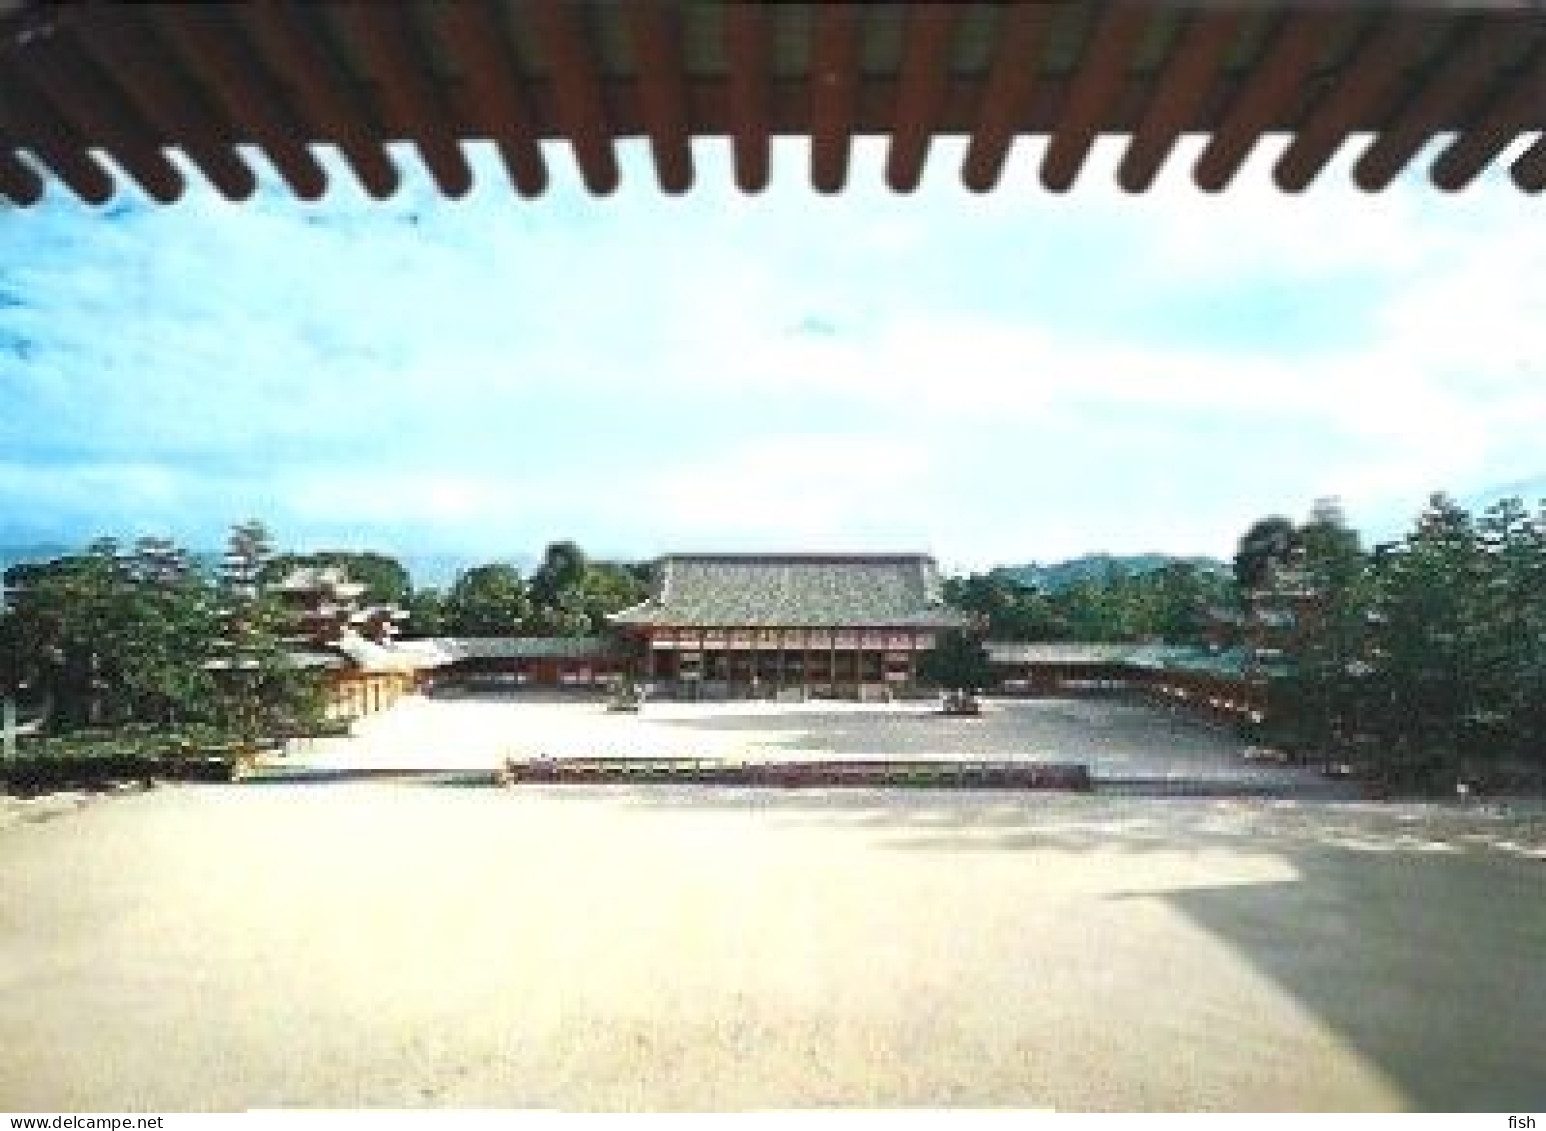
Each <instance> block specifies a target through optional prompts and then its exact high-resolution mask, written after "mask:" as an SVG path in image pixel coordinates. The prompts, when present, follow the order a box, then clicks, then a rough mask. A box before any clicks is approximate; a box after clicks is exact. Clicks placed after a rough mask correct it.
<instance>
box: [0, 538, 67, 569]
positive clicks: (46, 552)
mask: <svg viewBox="0 0 1546 1131" xmlns="http://www.w3.org/2000/svg"><path fill="white" fill-rule="evenodd" d="M79 552H80V547H79V546H66V545H65V544H64V543H62V542H36V543H31V544H28V545H24V546H0V573H4V572H5V571H6V570H8V569H10V568H11V567H12V566H13V565H21V564H22V563H23V562H49V561H53V560H54V559H55V558H59V557H63V556H64V555H65V554H74V553H79Z"/></svg>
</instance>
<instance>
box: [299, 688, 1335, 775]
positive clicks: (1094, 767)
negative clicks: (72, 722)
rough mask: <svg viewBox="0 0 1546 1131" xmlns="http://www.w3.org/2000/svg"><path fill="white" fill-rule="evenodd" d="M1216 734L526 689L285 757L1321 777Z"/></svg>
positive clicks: (330, 763) (1067, 711)
mask: <svg viewBox="0 0 1546 1131" xmlns="http://www.w3.org/2000/svg"><path fill="white" fill-rule="evenodd" d="M1245 751H1246V748H1245V746H1244V745H1243V744H1242V743H1240V742H1239V741H1238V740H1236V739H1235V738H1234V737H1233V736H1231V735H1230V734H1228V733H1227V732H1226V731H1224V730H1222V729H1219V728H1214V727H1208V726H1204V725H1202V724H1200V723H1198V722H1196V721H1194V720H1193V719H1191V718H1190V717H1187V716H1177V715H1173V714H1170V713H1168V712H1166V711H1164V710H1161V709H1159V708H1156V707H1153V706H1150V705H1148V704H1146V703H1142V702H1137V701H1132V700H1125V699H1089V700H1080V699H1042V700H1013V699H1005V700H992V701H988V702H986V703H985V704H984V712H983V714H982V715H981V716H980V717H978V718H949V717H945V716H943V715H941V714H939V712H938V710H937V709H936V706H935V704H933V703H931V702H910V703H897V704H861V703H833V702H813V703H802V704H787V703H778V704H773V703H747V702H742V703H670V702H663V703H651V704H649V705H647V706H646V708H645V710H644V711H643V713H641V714H639V715H632V714H615V713H609V712H608V711H607V710H606V709H605V707H604V706H603V705H602V704H600V703H597V702H591V701H585V700H567V701H564V700H559V701H553V700H551V699H548V700H543V699H536V698H529V697H525V696H512V697H503V698H502V697H497V696H491V697H487V698H460V699H458V698H449V699H425V698H411V699H408V700H405V701H403V702H402V703H400V704H398V705H397V706H396V707H394V708H393V709H392V710H390V711H387V712H385V713H383V714H381V715H377V716H373V717H371V718H368V719H364V720H362V721H361V722H359V723H357V724H356V737H354V738H350V739H329V740H314V741H309V742H302V743H296V744H293V746H292V749H291V751H290V754H289V756H288V758H287V759H286V761H287V762H288V763H289V764H291V765H303V766H315V767H318V768H321V769H340V768H351V767H355V768H365V767H372V768H410V769H426V770H428V769H480V768H488V767H492V766H496V765H498V764H499V763H500V762H502V761H503V760H504V759H505V758H511V757H514V758H532V757H560V758H561V757H566V756H581V755H590V756H606V757H627V756H631V755H632V756H672V757H702V758H753V759H761V760H769V761H778V760H810V759H817V758H857V759H862V758H870V759H907V758H984V757H991V758H1002V759H1010V760H1014V759H1024V760H1033V761H1051V762H1083V763H1086V764H1088V765H1089V766H1090V767H1091V771H1092V773H1094V774H1095V775H1096V776H1097V777H1105V778H1132V777H1137V778H1143V779H1164V778H1183V779H1187V780H1195V781H1205V782H1240V783H1243V784H1247V785H1278V786H1285V787H1289V786H1295V785H1311V786H1314V785H1317V784H1324V779H1323V778H1321V777H1320V775H1318V774H1316V773H1314V772H1312V771H1309V770H1306V769H1303V768H1300V767H1293V766H1281V765H1273V764H1270V763H1261V762H1252V761H1250V760H1248V759H1247V758H1246V757H1245Z"/></svg>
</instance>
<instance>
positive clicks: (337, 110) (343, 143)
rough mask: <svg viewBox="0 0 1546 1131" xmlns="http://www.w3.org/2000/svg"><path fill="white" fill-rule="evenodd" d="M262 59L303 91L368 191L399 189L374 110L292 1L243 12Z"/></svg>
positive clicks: (272, 0) (267, 1) (266, 2)
mask: <svg viewBox="0 0 1546 1131" xmlns="http://www.w3.org/2000/svg"><path fill="white" fill-rule="evenodd" d="M240 14H241V15H242V17H243V18H244V22H245V24H246V26H247V30H248V34H249V35H250V36H251V38H252V43H253V45H254V47H255V48H256V50H257V53H258V56H259V58H260V59H261V60H262V61H263V62H264V63H265V64H267V65H268V66H269V67H270V68H271V69H272V70H273V72H274V73H275V74H276V75H278V76H280V77H281V78H283V79H284V81H285V82H287V83H289V84H290V85H291V86H292V87H294V88H295V89H296V90H297V91H299V92H300V94H301V97H302V99H303V100H304V103H305V108H306V110H307V113H308V115H309V116H310V117H311V118H312V120H313V121H314V122H315V124H316V125H318V126H320V127H321V128H320V129H319V130H318V131H317V132H318V134H319V136H324V137H327V138H329V139H330V140H331V141H333V142H334V143H335V144H336V145H337V146H338V150H339V152H340V153H342V154H343V157H344V160H345V161H347V162H348V163H349V167H350V168H351V169H353V170H354V175H355V176H356V177H357V178H358V179H359V182H360V184H361V185H363V186H364V188H365V191H366V192H367V193H369V194H370V195H371V196H373V197H375V198H376V199H377V200H384V199H385V198H387V197H389V196H391V195H392V194H393V193H394V192H396V191H397V186H398V184H399V178H398V174H397V166H396V165H394V164H393V163H392V158H391V157H390V156H389V155H388V154H387V151H386V147H385V146H384V145H382V144H381V142H380V140H379V139H378V138H377V136H376V134H377V131H376V130H375V129H374V128H373V127H372V125H371V124H370V118H369V112H368V110H367V109H366V108H365V106H363V105H362V104H361V102H360V99H359V97H358V95H357V93H356V91H355V90H354V89H353V88H352V87H351V86H350V85H349V84H348V81H347V80H346V79H344V78H343V77H342V74H343V72H342V68H341V67H340V65H339V64H338V62H337V61H336V60H334V59H333V58H331V57H330V56H329V54H328V53H327V51H326V50H325V48H324V47H323V45H322V42H321V39H320V36H319V33H318V29H317V27H316V26H315V24H312V23H310V22H308V20H307V14H306V13H305V12H303V11H302V9H301V8H300V7H299V6H298V5H296V4H294V3H292V2H291V0H263V2H261V3H252V4H248V5H246V6H245V7H243V8H242V9H240Z"/></svg>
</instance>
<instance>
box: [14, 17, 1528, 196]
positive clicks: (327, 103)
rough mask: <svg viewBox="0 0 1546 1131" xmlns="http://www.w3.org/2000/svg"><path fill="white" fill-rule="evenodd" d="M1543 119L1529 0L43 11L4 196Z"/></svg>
mask: <svg viewBox="0 0 1546 1131" xmlns="http://www.w3.org/2000/svg"><path fill="white" fill-rule="evenodd" d="M940 35H943V36H945V37H947V42H946V43H945V44H943V45H938V44H936V45H935V46H933V47H932V48H931V47H930V46H929V41H928V38H927V37H929V36H940ZM1543 129H1546V12H1543V11H1542V10H1541V8H1540V7H1538V6H1531V5H1527V4H1523V3H1520V4H1498V3H1492V4H1473V5H1466V4H1444V5H1431V6H1422V5H1403V6H1399V7H1398V6H1394V5H1367V4H1336V5H1333V4H1327V3H1316V2H1313V0H1286V2H1277V3H1270V2H1260V3H1253V4H1243V3H1242V4H1237V5H1234V6H1231V5H1229V4H1220V3H1211V4H1201V3H1193V2H1183V0H1148V2H1146V3H1130V4H1122V3H1117V2H1111V3H1105V2H1097V0H1048V2H1043V3H1037V2H1023V3H1021V2H1008V3H961V4H945V5H942V4H939V3H923V2H898V3H890V4H870V5H845V4H838V5H814V4H788V5H778V6H759V5H747V4H738V3H733V2H729V3H704V2H691V3H689V2H686V0H629V4H627V5H622V4H618V3H615V2H609V0H584V2H569V0H458V2H457V4H456V6H455V7H454V8H448V7H446V6H444V5H430V4H424V3H418V2H407V3H383V2H378V3H357V2H353V0H317V2H315V3H309V4H305V5H297V4H295V3H293V2H292V0H255V2H253V3H247V4H233V5H188V6H183V5H170V4H140V5H133V6H128V5H110V4H101V3H88V4H81V5H69V6H62V7H54V6H52V5H44V4H31V5H24V6H22V7H21V8H20V9H19V10H16V11H13V12H12V14H10V15H8V16H6V17H4V18H0V194H4V195H7V196H9V197H11V198H12V199H13V200H15V201H17V202H18V203H24V204H25V203H30V202H31V201H32V200H33V199H35V198H36V197H37V195H38V192H39V191H40V186H39V184H38V183H37V178H36V177H32V176H29V172H28V170H29V169H34V168H36V169H38V170H39V171H41V172H43V173H44V174H45V175H47V176H52V177H55V178H57V179H59V180H62V181H63V182H64V183H65V184H66V185H67V186H69V187H70V188H71V189H72V190H74V191H76V192H77V193H78V194H79V195H81V196H83V197H84V198H86V199H88V200H102V199H105V198H106V196H107V195H110V194H111V192H112V191H113V188H114V179H115V178H123V179H132V180H133V181H135V182H137V183H139V184H140V185H141V186H142V187H143V188H144V189H145V190H146V191H147V192H148V193H149V194H150V196H151V197H152V198H153V199H156V200H162V201H165V200H173V199H176V198H177V197H178V196H179V195H180V194H181V192H182V190H183V187H184V185H183V183H182V174H181V173H179V172H178V171H177V170H176V169H175V168H172V167H171V166H170V165H169V164H168V163H167V162H166V161H165V159H164V156H163V155H162V154H161V153H160V151H161V150H164V149H176V150H182V151H184V152H185V153H187V155H188V156H189V158H190V160H191V161H192V162H193V164H194V165H195V166H196V167H197V168H198V169H200V170H202V171H203V172H204V173H205V175H206V176H208V177H209V178H210V179H211V180H212V181H214V182H215V184H216V188H217V190H218V191H220V192H222V193H223V194H225V195H227V196H236V197H240V196H242V195H246V194H247V193H250V191H251V182H250V180H249V178H248V177H246V176H244V175H243V174H242V170H241V168H240V166H241V164H242V162H243V157H242V155H241V154H237V153H234V147H236V146H256V147H258V148H259V149H261V150H262V151H263V152H264V153H265V155H267V157H268V158H269V160H270V161H271V162H272V163H273V164H274V166H275V167H276V169H277V170H278V171H279V173H280V175H281V176H282V177H283V178H284V180H285V181H286V182H287V183H288V184H289V186H290V188H291V189H292V191H294V192H295V193H296V194H297V195H300V196H303V197H310V196H314V195H316V194H317V193H318V192H320V191H322V189H323V188H324V187H325V183H326V175H325V174H324V173H322V172H321V170H320V169H319V167H318V166H317V164H316V162H315V159H314V158H313V157H312V156H311V155H310V154H309V152H308V150H307V146H309V145H312V144H317V143H322V144H340V145H341V149H342V152H343V154H344V156H345V158H346V160H347V161H348V164H349V168H350V170H352V172H353V174H354V175H356V176H358V177H360V178H361V180H362V181H363V183H364V184H365V187H366V189H367V191H369V192H371V193H372V194H373V195H388V194H390V193H391V192H392V191H394V190H395V188H396V186H397V184H398V178H396V177H395V176H394V175H392V168H393V164H394V160H393V156H389V155H388V154H387V153H386V152H385V149H384V147H385V146H386V145H388V144H392V143H398V142H407V143H411V144H412V145H413V146H414V147H415V149H416V150H417V153H416V159H418V160H421V161H423V162H424V163H425V164H426V165H427V167H428V168H429V170H430V172H431V175H432V177H433V178H434V180H435V183H436V184H437V186H438V187H439V188H440V189H441V191H442V192H443V193H445V194H446V195H450V196H457V195H460V194H461V193H462V192H464V191H466V188H467V186H468V183H469V182H468V179H467V170H466V166H465V159H464V158H463V157H462V156H461V155H460V153H459V143H461V142H467V141H484V140H488V141H493V142H495V143H496V144H497V145H498V146H499V147H500V153H501V155H502V157H503V158H504V161H505V165H506V168H507V169H508V170H509V173H510V176H511V179H512V181H514V183H515V184H516V186H517V188H519V190H520V191H521V192H523V193H524V194H526V195H534V194H536V193H538V192H540V191H542V189H543V188H544V187H545V184H546V183H547V178H546V170H545V167H544V165H543V163H544V161H545V160H550V159H551V150H550V149H549V150H538V149H536V148H535V143H536V142H538V141H566V142H568V143H570V145H572V147H573V149H574V152H575V155H576V158H577V159H578V160H579V162H580V165H581V167H582V170H583V171H584V174H585V180H586V183H587V185H588V186H589V187H590V188H591V189H592V191H595V192H608V191H610V190H611V189H612V188H613V187H614V186H615V184H616V183H617V170H616V167H615V158H614V156H613V149H612V146H613V142H614V141H615V140H616V139H619V138H647V139H648V140H649V142H650V148H651V155H652V158H653V161H654V164H655V167H656V170H657V176H658V178H659V180H660V181H661V183H662V184H663V185H664V186H665V187H666V188H668V189H670V190H671V191H678V192H679V191H686V190H687V189H688V188H690V187H691V185H692V184H693V183H694V179H693V173H694V170H693V166H692V160H691V155H690V151H689V150H688V149H687V143H688V142H689V141H690V140H692V139H698V138H721V139H734V140H735V142H736V145H735V155H736V179H737V182H738V183H739V184H741V185H742V187H743V188H752V189H754V188H758V187H761V186H762V185H763V184H765V183H766V169H765V161H766V154H765V151H764V150H763V149H762V148H761V146H760V144H759V140H758V139H759V138H764V137H766V136H768V135H775V136H782V137H804V138H812V139H813V140H814V142H815V144H814V146H813V153H812V158H811V162H812V168H811V178H812V181H813V183H815V184H816V185H817V186H818V187H820V188H822V189H823V190H825V191H838V190H840V189H841V188H842V186H843V185H844V183H845V182H846V180H847V177H848V168H849V164H850V163H849V161H848V157H847V155H848V148H849V144H850V139H851V138H854V137H860V136H871V137H881V138H884V139H885V140H886V143H887V144H888V145H891V146H895V147H898V150H899V151H898V152H897V153H896V154H894V155H892V158H891V159H890V160H889V161H888V165H889V166H890V175H889V176H888V179H889V180H890V181H891V183H892V184H893V186H894V187H897V188H899V189H902V190H904V191H905V190H906V189H909V188H911V187H912V186H913V185H914V184H916V180H917V178H916V175H915V171H916V169H917V167H918V165H919V162H920V161H924V162H926V161H927V159H928V158H927V155H926V153H921V152H920V150H925V151H926V149H927V142H928V140H929V139H931V138H938V137H965V138H969V139H970V144H969V152H968V159H967V163H966V165H967V167H966V169H965V170H964V172H965V179H966V181H967V183H968V184H970V185H971V186H972V187H974V188H980V189H986V188H990V187H993V185H994V184H996V183H997V180H998V171H999V169H1001V167H1002V163H1003V155H1004V152H1005V147H1006V146H1007V145H1008V144H1012V143H1013V142H1014V141H1015V140H1018V139H1021V138H1025V137H1038V138H1041V137H1045V138H1049V139H1050V140H1051V143H1052V144H1051V146H1050V147H1049V155H1048V157H1047V158H1046V160H1045V161H1044V163H1043V166H1042V170H1041V179H1042V182H1043V183H1044V184H1046V185H1047V186H1048V187H1049V188H1052V189H1056V190H1062V189H1066V188H1068V187H1071V186H1073V185H1074V184H1075V183H1076V181H1077V178H1078V176H1079V174H1080V171H1081V169H1082V168H1083V165H1084V162H1085V159H1086V157H1087V154H1088V151H1089V148H1090V142H1091V141H1092V140H1093V139H1094V138H1096V137H1098V136H1102V135H1106V136H1111V135H1115V136H1116V137H1117V138H1118V139H1119V141H1120V142H1121V144H1123V145H1124V146H1126V147H1127V149H1128V154H1129V157H1130V158H1131V160H1130V161H1129V162H1128V163H1127V164H1126V165H1124V175H1123V178H1122V181H1123V184H1124V185H1125V186H1126V187H1128V188H1131V189H1141V188H1143V187H1146V186H1147V184H1148V183H1150V182H1152V172H1153V168H1154V167H1157V165H1158V164H1161V163H1163V162H1164V160H1165V159H1166V158H1167V157H1170V159H1172V160H1173V159H1174V158H1173V157H1172V156H1171V155H1172V153H1173V145H1174V142H1175V140H1176V138H1177V137H1178V136H1180V135H1183V134H1200V135H1204V145H1203V153H1202V156H1201V157H1200V158H1199V159H1198V161H1197V163H1196V166H1195V169H1194V176H1195V177H1196V179H1197V180H1198V182H1199V184H1201V185H1202V186H1203V187H1205V188H1207V189H1209V190H1219V189H1223V188H1225V187H1226V186H1227V185H1228V184H1229V182H1230V181H1231V180H1232V178H1233V176H1234V175H1235V172H1236V171H1237V170H1238V168H1239V167H1240V166H1241V164H1242V163H1243V162H1244V161H1245V160H1246V158H1247V157H1248V156H1249V154H1250V152H1251V151H1252V149H1253V148H1254V147H1255V145H1256V144H1257V143H1258V142H1259V141H1260V140H1261V139H1262V138H1264V137H1268V136H1273V135H1285V134H1287V135H1291V136H1292V137H1294V138H1296V139H1297V138H1300V136H1301V133H1300V131H1303V132H1304V136H1303V144H1298V145H1291V147H1290V153H1286V154H1285V156H1284V158H1283V159H1280V161H1279V165H1278V168H1277V169H1275V176H1276V178H1277V180H1278V183H1279V184H1280V185H1282V186H1283V187H1284V188H1286V189H1299V188H1303V187H1305V186H1306V185H1308V184H1310V183H1311V182H1312V181H1313V180H1314V178H1315V177H1316V176H1317V175H1318V174H1319V173H1320V172H1321V171H1322V170H1323V169H1324V167H1325V165H1326V163H1327V161H1329V160H1330V159H1331V157H1332V156H1333V155H1334V154H1335V153H1336V152H1337V150H1338V149H1339V148H1341V147H1342V146H1344V145H1351V146H1354V147H1356V148H1358V149H1359V151H1360V154H1361V160H1360V164H1359V166H1358V169H1357V173H1356V176H1357V179H1358V183H1359V184H1360V185H1362V186H1363V187H1365V188H1380V187H1384V185H1386V184H1389V183H1390V180H1391V179H1392V178H1393V177H1394V176H1395V175H1396V174H1397V173H1399V172H1400V171H1402V169H1404V168H1405V167H1406V166H1407V165H1408V164H1409V163H1410V162H1411V161H1412V159H1413V158H1414V157H1415V156H1416V155H1417V154H1418V153H1419V151H1421V150H1423V149H1424V147H1425V145H1426V144H1427V143H1428V142H1429V141H1430V140H1432V139H1433V138H1435V137H1439V136H1440V135H1448V134H1455V135H1457V136H1456V137H1455V138H1454V139H1453V140H1446V141H1445V142H1444V143H1443V144H1442V145H1440V146H1438V147H1436V151H1435V152H1434V153H1433V155H1432V156H1433V165H1432V168H1431V176H1432V178H1433V180H1434V181H1435V183H1437V184H1438V185H1439V186H1440V187H1442V188H1445V189H1457V188H1462V187H1464V186H1465V185H1466V184H1469V183H1470V182H1471V181H1472V180H1474V178H1475V177H1476V176H1477V175H1479V174H1480V173H1481V172H1482V171H1483V170H1484V169H1485V168H1487V167H1488V165H1489V164H1490V163H1491V162H1492V161H1493V160H1495V159H1496V158H1497V157H1498V155H1499V154H1500V153H1502V152H1503V151H1504V150H1506V149H1507V148H1508V147H1509V146H1510V145H1512V144H1513V143H1514V141H1515V140H1516V139H1517V138H1518V137H1520V136H1521V135H1523V136H1528V137H1531V138H1532V140H1533V144H1532V145H1531V146H1530V147H1529V148H1527V149H1526V150H1525V151H1524V152H1523V153H1521V154H1520V155H1519V156H1518V157H1516V158H1515V159H1514V161H1513V162H1512V165H1511V173H1512V175H1513V178H1514V180H1515V182H1516V183H1517V184H1518V185H1519V187H1521V188H1523V189H1526V190H1529V191H1537V190H1539V189H1540V188H1541V187H1542V184H1543V180H1546V153H1543V148H1546V147H1543V143H1542V142H1541V141H1540V140H1539V139H1536V138H1535V135H1536V134H1538V133H1539V132H1540V131H1541V130H1543ZM93 152H100V153H105V154H107V155H108V156H110V157H112V158H113V162H114V164H115V165H116V166H117V167H116V168H113V167H108V166H104V165H103V164H101V163H99V162H97V161H96V160H95V159H94V158H93V156H92V154H93ZM19 157H22V160H18V158H19ZM937 159H938V158H936V160H937ZM566 160H567V158H566ZM1134 161H1136V162H1137V165H1136V166H1135V165H1133V162H1134Z"/></svg>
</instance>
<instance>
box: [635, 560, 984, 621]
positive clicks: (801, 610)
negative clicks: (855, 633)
mask: <svg viewBox="0 0 1546 1131" xmlns="http://www.w3.org/2000/svg"><path fill="white" fill-rule="evenodd" d="M655 580H656V591H655V595H654V596H653V597H651V598H650V599H649V600H648V601H645V602H644V603H643V604H640V605H635V606H634V607H633V608H631V609H625V610H623V611H622V612H620V613H618V614H616V615H615V616H614V617H613V618H612V620H613V621H614V623H616V624H619V625H624V626H629V625H641V626H642V625H662V626H665V625H675V626H679V627H684V628H699V627H701V628H736V627H741V626H747V627H761V628H778V627H783V628H849V627H854V628H860V627H865V628H931V629H944V628H957V627H961V626H963V625H965V624H966V618H965V617H964V616H962V615H961V614H960V613H958V612H956V611H954V610H953V609H950V608H947V607H946V605H945V602H944V597H943V595H942V593H941V591H940V582H939V570H938V567H937V566H935V564H934V559H933V558H930V557H927V556H925V555H922V554H883V555H882V554H868V555H866V554H855V555H835V554H675V555H672V556H670V557H666V558H662V559H661V560H660V562H659V563H658V564H657V566H656V571H655Z"/></svg>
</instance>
